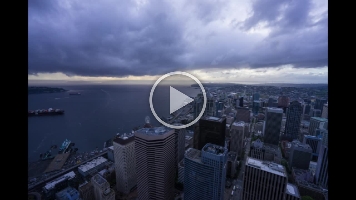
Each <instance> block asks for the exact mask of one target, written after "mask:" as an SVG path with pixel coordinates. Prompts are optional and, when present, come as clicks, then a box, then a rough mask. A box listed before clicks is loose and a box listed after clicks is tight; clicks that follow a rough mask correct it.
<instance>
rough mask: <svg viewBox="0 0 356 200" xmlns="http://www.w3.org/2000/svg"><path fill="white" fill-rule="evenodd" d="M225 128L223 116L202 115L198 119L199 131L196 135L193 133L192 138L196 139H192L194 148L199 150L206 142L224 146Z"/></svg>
mask: <svg viewBox="0 0 356 200" xmlns="http://www.w3.org/2000/svg"><path fill="white" fill-rule="evenodd" d="M225 129H226V118H225V117H221V118H219V117H211V116H206V117H202V118H201V119H200V120H199V132H198V134H197V135H195V134H196V133H194V136H195V138H194V139H197V140H198V141H194V143H195V145H196V146H194V148H195V149H198V150H201V149H202V148H203V147H204V146H205V145H206V144H207V143H212V144H216V145H219V146H225Z"/></svg>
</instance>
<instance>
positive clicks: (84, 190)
mask: <svg viewBox="0 0 356 200" xmlns="http://www.w3.org/2000/svg"><path fill="white" fill-rule="evenodd" d="M78 191H79V196H80V198H81V199H87V200H95V198H94V187H93V184H92V183H91V182H87V181H85V182H84V183H82V184H81V185H79V186H78Z"/></svg>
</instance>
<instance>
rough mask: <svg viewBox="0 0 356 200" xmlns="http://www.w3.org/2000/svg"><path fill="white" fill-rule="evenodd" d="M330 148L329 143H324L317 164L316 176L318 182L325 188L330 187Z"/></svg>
mask: <svg viewBox="0 0 356 200" xmlns="http://www.w3.org/2000/svg"><path fill="white" fill-rule="evenodd" d="M328 156H329V148H328V146H327V145H323V146H322V147H321V148H320V152H319V157H318V162H317V164H316V170H315V178H316V183H317V184H318V185H320V186H322V187H324V188H328V185H329V174H328V168H329V167H328V166H329V159H328Z"/></svg>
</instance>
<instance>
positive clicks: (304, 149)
mask: <svg viewBox="0 0 356 200" xmlns="http://www.w3.org/2000/svg"><path fill="white" fill-rule="evenodd" d="M312 151H313V150H312V148H311V147H310V146H309V145H308V144H303V143H301V142H299V140H293V141H292V144H291V149H290V153H289V161H288V164H289V167H290V168H292V167H295V168H298V169H309V164H310V161H311V159H312Z"/></svg>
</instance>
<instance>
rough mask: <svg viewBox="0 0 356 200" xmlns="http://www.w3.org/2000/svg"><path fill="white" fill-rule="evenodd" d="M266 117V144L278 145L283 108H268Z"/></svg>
mask: <svg viewBox="0 0 356 200" xmlns="http://www.w3.org/2000/svg"><path fill="white" fill-rule="evenodd" d="M265 116H266V124H265V130H264V143H267V144H272V145H278V144H279V136H280V132H281V125H282V117H283V110H282V109H281V108H267V109H266V114H265Z"/></svg>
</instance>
